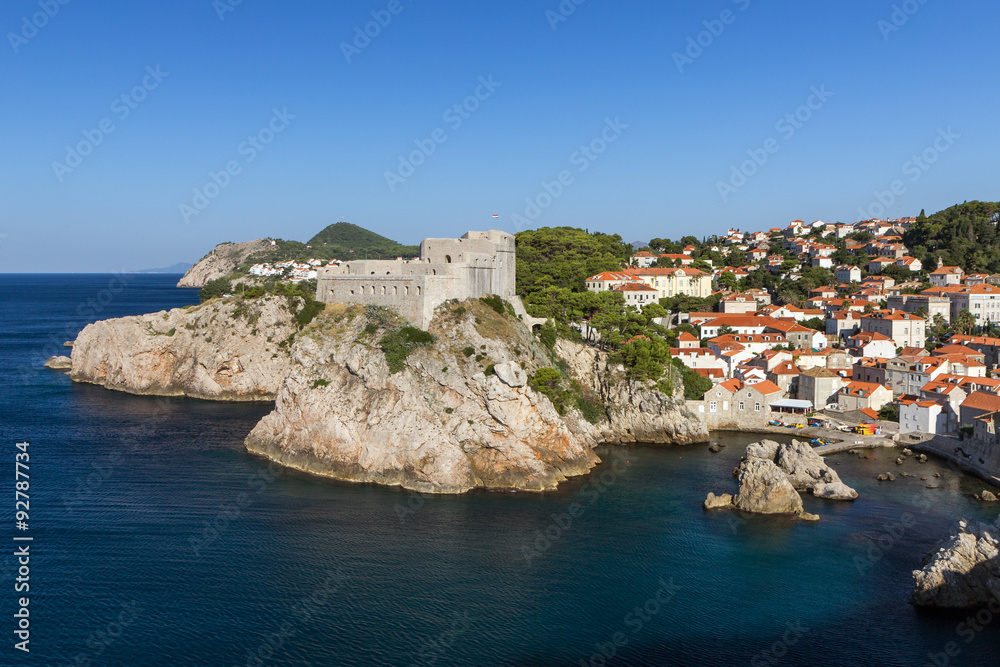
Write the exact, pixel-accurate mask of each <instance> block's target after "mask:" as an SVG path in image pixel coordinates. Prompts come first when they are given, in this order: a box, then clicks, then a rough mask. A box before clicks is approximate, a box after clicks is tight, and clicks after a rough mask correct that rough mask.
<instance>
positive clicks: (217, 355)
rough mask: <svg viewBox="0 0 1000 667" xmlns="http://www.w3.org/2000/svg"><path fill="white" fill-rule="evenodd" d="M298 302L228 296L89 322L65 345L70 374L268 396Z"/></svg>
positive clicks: (163, 392) (175, 392)
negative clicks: (69, 355) (69, 348)
mask: <svg viewBox="0 0 1000 667" xmlns="http://www.w3.org/2000/svg"><path fill="white" fill-rule="evenodd" d="M301 305H302V301H301V299H287V298H285V297H267V298H263V299H254V300H247V301H244V300H243V299H238V298H234V299H226V300H213V301H209V302H207V303H205V304H202V305H200V306H192V307H188V308H177V309H174V310H171V311H161V312H159V313H152V314H150V315H142V316H138V317H122V318H118V319H112V320H102V321H100V322H95V323H93V324H90V325H88V326H87V327H86V328H84V330H83V331H81V332H80V335H79V336H78V337H77V339H76V342H75V343H74V345H73V352H72V358H71V359H72V371H71V373H70V376H71V377H72V379H73V380H75V381H77V382H89V383H92V384H99V385H102V386H104V387H107V388H108V389H117V390H120V391H126V392H130V393H133V394H151V395H157V396H191V397H194V398H204V399H213V400H229V401H269V400H273V399H274V397H275V395H276V394H277V393H278V388H279V386H280V385H281V379H282V378H283V377H284V375H285V371H286V370H287V368H288V363H289V341H288V338H289V336H291V335H292V334H293V333H294V332H296V331H297V325H296V323H295V314H296V310H297V309H298V308H300V307H301Z"/></svg>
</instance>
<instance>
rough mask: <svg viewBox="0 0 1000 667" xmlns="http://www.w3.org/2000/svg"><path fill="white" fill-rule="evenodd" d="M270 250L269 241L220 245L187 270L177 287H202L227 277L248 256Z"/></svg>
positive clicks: (260, 240)
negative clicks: (210, 281)
mask: <svg viewBox="0 0 1000 667" xmlns="http://www.w3.org/2000/svg"><path fill="white" fill-rule="evenodd" d="M270 248H271V240H270V239H257V240H256V241H247V242H245V243H220V244H219V245H217V246H215V248H214V249H213V250H212V252H210V253H208V254H207V255H205V256H204V257H202V258H201V259H199V260H198V261H197V262H196V263H195V265H194V266H192V267H191V268H190V269H188V270H187V272H186V273H185V274H184V275H183V276H181V279H180V280H179V281H178V282H177V286H178V287H199V288H200V287H204V286H205V283H207V282H208V281H209V280H215V279H216V278H225V277H226V276H228V275H229V274H230V273H232V272H233V270H235V269H236V267H237V266H239V265H240V264H242V263H243V262H244V261H245V260H246V259H247V257H249V256H250V255H253V254H255V253H258V252H261V251H264V250H269V249H270Z"/></svg>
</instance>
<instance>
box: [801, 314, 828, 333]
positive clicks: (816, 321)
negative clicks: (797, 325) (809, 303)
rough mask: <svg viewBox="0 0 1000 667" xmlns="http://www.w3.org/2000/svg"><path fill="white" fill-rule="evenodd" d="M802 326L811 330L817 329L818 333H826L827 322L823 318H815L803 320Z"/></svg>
mask: <svg viewBox="0 0 1000 667" xmlns="http://www.w3.org/2000/svg"><path fill="white" fill-rule="evenodd" d="M801 324H802V326H804V327H808V328H809V329H815V330H816V331H822V332H824V333H825V332H826V320H824V319H823V318H822V317H813V318H811V319H808V320H803V321H802V323H801Z"/></svg>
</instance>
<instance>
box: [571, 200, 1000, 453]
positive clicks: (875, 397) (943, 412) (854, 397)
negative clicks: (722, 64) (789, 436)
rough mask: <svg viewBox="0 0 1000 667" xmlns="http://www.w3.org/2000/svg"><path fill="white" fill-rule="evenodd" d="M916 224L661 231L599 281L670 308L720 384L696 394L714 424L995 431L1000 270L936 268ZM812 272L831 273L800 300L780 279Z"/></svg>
mask: <svg viewBox="0 0 1000 667" xmlns="http://www.w3.org/2000/svg"><path fill="white" fill-rule="evenodd" d="M916 221H917V219H916V218H901V219H895V220H866V221H862V222H858V223H855V224H843V223H836V224H831V223H825V222H822V221H816V222H813V223H811V224H807V223H805V222H803V221H802V220H794V221H792V222H791V223H790V224H788V225H787V226H784V227H774V228H771V229H767V230H764V231H757V232H743V231H739V230H736V229H730V230H729V231H728V233H727V235H726V236H725V237H724V238H719V237H715V238H713V239H711V240H708V241H703V242H701V243H696V242H695V240H694V239H692V237H685V239H684V240H682V242H681V243H674V242H671V241H665V240H663V239H653V241H651V242H650V245H649V247H647V248H644V249H642V250H639V251H637V252H634V253H633V254H632V257H631V259H630V261H629V263H628V265H627V266H624V265H623V266H622V267H621V268H620V270H617V271H606V272H602V273H599V274H597V275H592V276H589V277H588V278H587V279H586V282H585V284H586V289H587V290H588V291H591V292H618V293H620V294H621V295H622V298H623V300H624V303H625V304H626V306H633V307H634V308H635V309H637V310H639V311H641V310H643V309H649V308H650V306H651V305H652V304H657V307H656V308H653V309H652V310H654V311H656V312H658V313H665V316H664V317H660V318H658V321H657V323H658V324H660V325H662V326H663V327H665V328H666V329H669V330H670V333H671V338H670V339H669V340H671V343H672V345H673V346H672V347H671V350H670V352H671V356H672V357H673V358H674V359H676V360H680V361H681V362H683V364H684V366H686V367H687V368H688V369H690V370H693V371H694V372H695V373H697V374H698V375H700V376H701V377H702V378H704V380H705V382H704V383H703V384H702V385H701V386H702V389H703V390H704V395H703V396H702V397H701V398H700V400H695V401H691V402H690V403H691V404H692V407H693V408H695V409H696V410H697V411H698V412H700V413H701V416H702V417H704V418H705V420H706V421H707V422H708V423H709V424H710V425H718V426H724V425H726V424H737V425H741V426H743V427H746V426H754V425H756V426H761V425H766V424H772V425H778V424H782V425H784V424H793V423H795V424H802V423H805V422H806V421H807V419H808V418H809V417H812V418H813V419H814V420H815V419H816V418H822V416H823V415H825V416H828V417H832V418H835V419H838V420H840V422H841V423H842V424H859V425H863V424H866V423H870V424H879V426H880V427H885V428H888V429H889V430H890V431H892V430H895V428H896V426H895V424H894V422H898V429H899V432H900V433H903V434H905V433H919V434H932V435H948V436H955V435H959V434H961V435H963V436H966V437H981V438H983V439H988V440H990V441H991V442H995V441H996V435H995V433H996V429H995V422H996V420H997V419H998V415H1000V371H998V370H997V365H998V363H1000V330H998V329H997V328H996V323H997V322H998V321H1000V274H997V275H988V274H984V273H966V272H964V271H963V270H962V269H961V268H960V267H957V266H945V265H942V264H941V263H940V262H938V265H936V266H924V265H923V264H922V262H921V261H920V260H919V259H917V258H915V257H913V256H911V251H910V249H909V248H907V246H906V245H905V244H904V243H903V237H904V235H905V233H906V231H907V230H908V229H910V227H911V226H912V225H914V224H915V223H916ZM687 241H691V242H690V243H687ZM817 272H819V274H817ZM768 275H770V279H768ZM806 275H808V276H809V277H810V279H811V280H810V281H809V284H810V287H811V285H812V284H814V283H815V282H817V279H816V276H817V275H820V278H819V279H818V282H827V283H829V284H823V285H821V286H819V287H815V288H811V289H810V290H809V291H808V292H803V293H802V294H801V298H795V296H796V295H794V294H792V295H789V294H788V293H785V294H783V293H781V292H780V291H778V290H775V289H773V288H768V287H767V286H768V285H772V286H774V285H777V284H779V283H780V284H782V285H789V284H790V283H789V281H797V280H799V279H800V278H802V277H803V276H806ZM807 289H809V288H807ZM776 292H777V293H776ZM673 337H675V338H673ZM674 340H675V341H676V342H674ZM700 391H701V390H699V393H700ZM688 398H689V399H690V398H692V397H691V396H690V395H689V396H688ZM695 398H697V397H695ZM960 449H961V448H960V447H959V448H956V450H960Z"/></svg>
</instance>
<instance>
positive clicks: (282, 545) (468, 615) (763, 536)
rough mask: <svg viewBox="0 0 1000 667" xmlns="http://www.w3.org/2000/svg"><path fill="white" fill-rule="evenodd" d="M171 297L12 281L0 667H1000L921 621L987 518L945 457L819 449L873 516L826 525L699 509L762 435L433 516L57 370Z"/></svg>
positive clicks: (954, 632) (163, 278) (231, 410)
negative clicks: (943, 568)
mask: <svg viewBox="0 0 1000 667" xmlns="http://www.w3.org/2000/svg"><path fill="white" fill-rule="evenodd" d="M177 278H178V276H172V275H93V274H88V275H3V276H0V294H2V295H3V296H2V300H0V382H2V387H0V469H2V470H5V471H6V472H4V473H3V474H2V475H0V498H3V499H4V500H2V501H0V540H2V541H4V542H6V547H5V548H3V549H2V550H0V579H2V585H0V638H2V642H3V644H2V645H0V664H2V665H53V666H55V665H59V666H62V665H74V666H79V665H128V666H141V665H211V666H226V667H228V666H241V665H248V666H261V665H274V666H278V665H317V666H318V665H404V666H406V665H435V666H440V665H476V666H480V665H510V666H514V665H567V666H571V665H612V664H617V665H754V666H756V665H810V666H813V665H852V666H854V665H936V666H938V667H941V666H943V665H979V666H982V665H997V664H1000V618H995V617H994V615H993V614H992V613H990V612H989V611H986V612H981V613H980V616H979V618H978V619H976V618H975V617H973V618H972V619H971V621H970V619H968V618H967V616H968V614H942V613H928V612H926V611H921V610H919V609H916V608H914V607H913V606H912V605H911V604H910V603H909V598H910V593H911V591H912V571H913V570H914V569H917V568H919V567H920V565H921V560H922V558H923V557H924V555H925V554H927V553H928V552H930V551H932V550H933V549H934V548H935V544H936V543H937V542H938V541H939V540H940V539H941V538H942V537H944V536H945V535H946V534H947V533H948V531H949V530H950V529H951V527H952V526H953V525H954V524H955V522H956V521H957V519H958V518H959V517H970V518H978V519H982V520H989V521H992V520H994V519H995V518H996V514H997V511H998V510H997V508H996V507H995V506H994V507H990V506H987V505H983V504H981V503H979V502H977V501H975V500H974V499H972V498H971V497H970V496H971V494H973V493H978V492H980V491H981V490H982V489H983V488H986V487H985V485H984V484H983V483H982V482H981V481H979V480H976V479H974V478H971V477H968V476H965V475H963V474H961V473H959V472H955V471H953V470H951V469H949V468H948V467H947V466H945V465H944V464H942V463H940V462H935V461H933V460H932V461H931V462H930V463H927V464H924V465H921V464H918V463H917V462H915V461H913V460H910V461H908V462H907V463H906V464H905V465H904V466H897V465H895V463H894V459H895V457H896V454H895V453H894V452H891V451H881V452H877V453H876V452H873V453H870V454H869V455H868V457H867V458H859V457H858V456H855V455H851V454H846V453H845V454H840V455H836V456H831V457H829V459H828V462H829V463H830V464H832V465H833V466H834V467H835V468H836V469H837V470H838V471H839V473H840V475H841V477H842V478H843V479H844V481H845V482H847V483H848V484H850V485H851V486H853V487H854V488H856V489H857V490H858V492H859V493H860V498H859V499H858V500H857V501H855V502H834V501H822V500H817V499H812V498H806V499H805V505H806V509H807V510H808V511H810V512H813V513H816V514H819V515H820V516H821V517H822V520H821V521H820V522H819V523H816V524H811V523H802V522H797V521H791V520H789V519H787V518H784V517H761V516H752V515H740V514H738V513H731V512H706V511H704V510H703V509H702V501H703V500H704V498H705V496H706V494H707V493H708V492H709V491H715V492H717V493H719V492H728V491H733V490H734V489H735V481H734V480H733V478H732V470H733V468H734V466H735V465H736V464H737V463H738V462H739V459H740V455H741V453H742V452H743V449H744V446H745V445H746V444H748V443H750V442H753V441H754V440H755V439H757V438H758V436H754V435H753V434H748V433H716V434H714V435H713V441H715V442H718V443H719V444H721V445H725V447H724V449H723V450H722V451H721V453H718V454H713V453H711V452H710V451H709V450H708V446H707V443H706V444H700V445H690V446H661V445H641V444H640V445H635V446H628V447H601V448H600V449H599V454H600V456H601V458H602V460H603V463H601V464H600V465H599V466H598V467H597V468H595V469H594V470H593V471H592V472H591V474H589V475H586V476H583V477H580V478H576V479H573V480H570V481H568V482H566V483H564V484H563V485H561V486H560V488H559V489H558V490H557V491H553V492H548V493H513V492H486V491H480V492H473V493H467V494H464V495H456V496H427V495H419V494H414V493H410V492H407V491H405V490H401V489H397V488H386V487H381V486H376V485H368V484H353V483H347V482H340V481H336V480H331V479H325V478H321V477H315V476H310V475H307V474H304V473H301V472H297V471H293V470H285V469H282V468H280V467H278V466H276V465H272V464H269V463H268V462H267V461H264V460H262V459H260V458H257V457H254V456H252V455H250V454H248V453H247V452H246V450H245V449H244V446H243V441H244V438H245V437H246V435H247V433H249V431H250V430H251V428H252V427H253V426H254V424H255V423H256V422H257V421H258V420H259V419H260V418H261V417H262V416H263V415H265V414H267V413H268V412H269V411H270V410H271V408H272V406H271V405H270V404H233V403H214V402H208V401H199V400H192V399H186V398H155V397H143V396H132V395H129V394H125V393H121V392H117V391H111V390H108V389H104V388H101V387H97V386H91V385H87V384H76V383H73V382H71V381H70V379H69V377H68V376H67V375H66V374H65V372H63V371H53V370H49V369H46V368H43V366H42V365H43V363H44V361H45V360H46V359H47V358H48V357H49V356H52V355H56V354H65V353H68V352H69V350H68V349H67V348H64V347H63V346H62V343H63V341H66V340H72V339H73V338H74V337H75V336H76V334H77V333H78V332H79V331H80V330H81V329H82V328H83V327H84V326H85V325H87V324H88V323H90V322H92V321H95V320H97V319H104V318H112V317H121V316H125V315H137V314H142V313H149V312H156V311H160V310H164V309H170V308H176V307H180V306H184V305H188V304H193V303H196V302H197V300H198V295H197V292H196V291H195V290H185V289H178V288H176V287H175V286H174V285H175V283H176V281H177ZM18 443H28V444H27V445H21V446H20V447H19V446H18ZM19 453H26V454H28V456H24V457H21V458H20V459H18V457H17V455H18V454H19ZM18 462H21V463H22V464H23V466H24V467H20V468H19V467H18V466H17V463H18ZM904 470H905V471H908V472H911V473H912V474H914V475H916V476H915V477H912V478H902V477H899V478H898V479H897V481H895V482H892V483H880V482H877V481H876V479H875V477H876V476H877V475H878V474H879V473H881V472H885V471H892V472H893V473H895V474H896V475H897V476H898V475H899V473H900V472H901V471H904ZM18 472H20V473H21V475H22V477H20V478H18V476H17V473H18ZM934 473H940V475H941V477H940V478H938V477H934ZM921 477H928V480H926V481H925V480H922V479H921ZM19 482H27V483H25V484H22V486H21V489H20V490H21V492H22V494H23V496H22V497H21V498H18V497H17V496H16V492H17V490H18V489H17V488H16V486H15V485H16V484H17V483H19ZM928 485H936V486H937V488H927V486H928ZM2 487H5V488H2ZM25 496H26V498H25ZM19 499H20V500H22V502H24V505H23V506H21V507H20V508H19V507H16V506H15V502H16V501H17V500H19ZM18 511H21V512H22V514H21V515H18V514H16V512H18ZM19 521H20V522H22V523H21V524H20V525H19V524H18V522H19ZM18 538H30V540H28V539H18ZM25 548H26V549H27V554H28V555H15V554H16V553H21V554H24V553H25V552H24V550H25ZM25 561H26V562H25ZM18 587H19V588H18ZM22 598H26V599H27V601H28V603H27V605H26V606H24V604H23V603H24V600H22ZM25 610H27V611H25ZM15 614H19V615H20V618H18V617H16V616H15ZM987 617H988V618H987ZM18 632H21V633H22V634H21V635H18ZM25 638H27V642H28V643H26V644H23V643H21V642H23V641H24V639H25ZM19 643H21V648H18V646H17V645H18V644H19ZM23 648H27V649H28V651H24V650H22V649H23Z"/></svg>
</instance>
